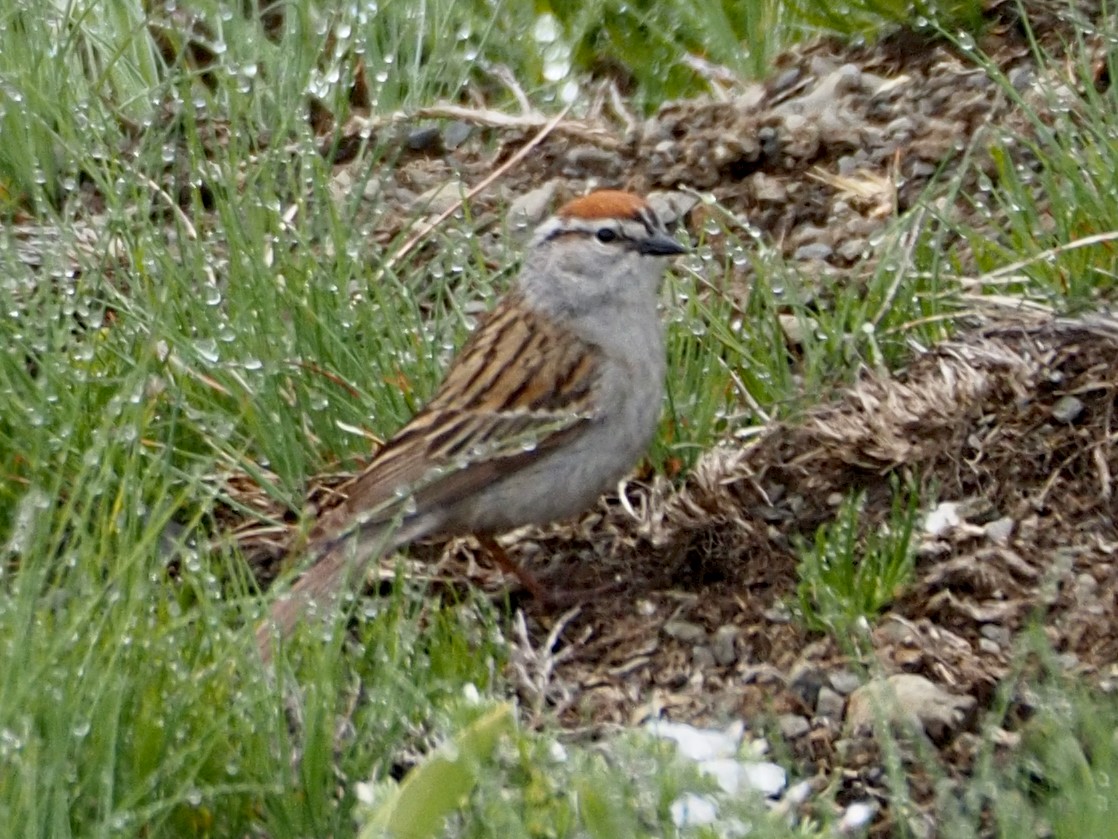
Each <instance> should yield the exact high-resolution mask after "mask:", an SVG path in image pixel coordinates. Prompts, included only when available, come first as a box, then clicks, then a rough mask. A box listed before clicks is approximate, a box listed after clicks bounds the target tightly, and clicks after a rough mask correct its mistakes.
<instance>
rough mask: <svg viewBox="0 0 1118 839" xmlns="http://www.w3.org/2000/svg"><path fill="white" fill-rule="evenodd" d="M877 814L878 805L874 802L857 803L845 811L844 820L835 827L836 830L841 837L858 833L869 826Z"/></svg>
mask: <svg viewBox="0 0 1118 839" xmlns="http://www.w3.org/2000/svg"><path fill="white" fill-rule="evenodd" d="M875 813H877V805H876V804H875V803H874V802H872V801H855V802H854V803H853V804H851V805H849V806H848V807H847V808H846V809H845V810H844V811H843V813H842V818H840V819H839V821H838V824H836V825H835V830H836V831H837V832H838V833H839V835H840V836H849V835H850V834H852V833H858V832H860V831H862V830H864V829H865V828H866V827H868V826H869V823H870V820H871V819H872V818H873V817H874V814H875Z"/></svg>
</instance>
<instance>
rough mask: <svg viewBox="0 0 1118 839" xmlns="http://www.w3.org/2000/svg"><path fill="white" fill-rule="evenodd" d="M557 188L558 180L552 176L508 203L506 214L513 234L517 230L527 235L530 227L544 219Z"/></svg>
mask: <svg viewBox="0 0 1118 839" xmlns="http://www.w3.org/2000/svg"><path fill="white" fill-rule="evenodd" d="M558 189H559V181H558V180H555V179H554V178H553V179H552V180H550V181H547V182H546V183H544V184H543V185H541V186H538V187H536V188H535V189H533V190H529V191H528V192H525V193H524V194H523V195H520V196H518V197H517V198H516V199H515V200H514V201H513V202H512V204H510V205H509V211H508V215H507V218H508V228H509V230H510V231H512V232H513V233H514V234H515V233H517V232H519V233H521V235H525V236H526V235H528V234H529V233H530V232H531V230H532V228H534V227H535V226H536V225H537V224H539V223H540V222H541V221H543V220H544V216H546V215H547V212H548V208H549V207H550V206H551V202H552V201H554V200H555V193H556V191H557V190H558Z"/></svg>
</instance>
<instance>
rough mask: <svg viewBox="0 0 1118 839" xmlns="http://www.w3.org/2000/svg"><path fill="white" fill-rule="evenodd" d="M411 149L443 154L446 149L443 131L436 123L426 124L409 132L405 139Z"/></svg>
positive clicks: (425, 152)
mask: <svg viewBox="0 0 1118 839" xmlns="http://www.w3.org/2000/svg"><path fill="white" fill-rule="evenodd" d="M405 143H406V145H407V147H408V150H409V151H416V152H423V153H424V154H441V153H442V152H443V151H444V147H443V137H442V131H440V130H439V127H438V126H436V125H425V126H423V127H421V128H416V129H414V130H412V131H409V132H408V137H407V140H406V141H405Z"/></svg>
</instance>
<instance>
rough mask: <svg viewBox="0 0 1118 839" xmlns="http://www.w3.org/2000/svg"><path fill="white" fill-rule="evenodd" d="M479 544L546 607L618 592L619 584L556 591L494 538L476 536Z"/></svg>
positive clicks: (563, 606) (570, 603) (579, 601)
mask: <svg viewBox="0 0 1118 839" xmlns="http://www.w3.org/2000/svg"><path fill="white" fill-rule="evenodd" d="M474 537H475V538H476V539H477V541H478V544H480V545H481V547H482V549H483V550H484V551H485V552H486V553H487V554H489V556H491V557H492V558H493V561H494V562H495V563H496V564H497V565H498V566H499V567H500V569H501V570H502V571H504V572H506V573H508V574H512V575H513V576H514V577H516V579H518V580H519V581H520V584H521V585H522V586H524V588H525V589H527V591H528V593H529V594H530V595H532V597H533V598H534V599H535V600H536V601H538V602H539V603H541V604H542V605H544V606H551V607H558V608H567V607H568V606H574V605H577V604H579V603H582V602H583V601H585V600H592V599H594V598H596V597H601V596H602V595H605V594H612V593H614V592H616V591H617V590H618V584H617V583H606V584H605V585H601V586H597V587H596V588H592V589H579V590H577V591H569V590H568V591H556V590H555V588H554V587H553V586H549V585H547V584H546V583H543V582H540V580H539V578H538V577H536V576H535V575H534V574H532V573H531V572H529V571H527V570H525V569H524V568H523V567H522V566H521V565H520V564H519V563H517V562H514V561H513V560H512V558H511V557H510V556H509V555H508V553H507V552H506V551H505V549H504V548H502V547H501V546H500V545H499V544H497V540H496V539H494V538H493V537H492V536H487V535H486V536H483V535H478V534H476V533H475V534H474Z"/></svg>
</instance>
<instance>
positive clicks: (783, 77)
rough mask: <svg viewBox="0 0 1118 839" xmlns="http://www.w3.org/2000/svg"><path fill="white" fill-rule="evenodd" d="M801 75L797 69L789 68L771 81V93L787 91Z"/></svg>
mask: <svg viewBox="0 0 1118 839" xmlns="http://www.w3.org/2000/svg"><path fill="white" fill-rule="evenodd" d="M801 75H802V73H801V71H800V68H799V67H789V68H788V69H787V70H785V71H784V72H783V73H781V74H780V75H779V76H777V77H776V78H775V79H774V80H773V82H772V84H771V88H772V93H783V92H784V91H786V90H788V89H789V88H791V87H792V86H793V85H795V84H796V82H798V81H799V80H800V76H801Z"/></svg>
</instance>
